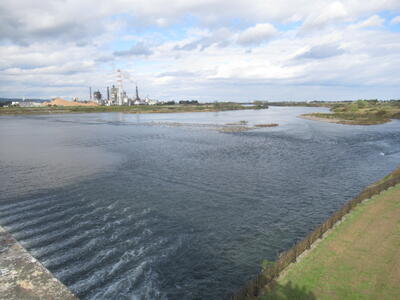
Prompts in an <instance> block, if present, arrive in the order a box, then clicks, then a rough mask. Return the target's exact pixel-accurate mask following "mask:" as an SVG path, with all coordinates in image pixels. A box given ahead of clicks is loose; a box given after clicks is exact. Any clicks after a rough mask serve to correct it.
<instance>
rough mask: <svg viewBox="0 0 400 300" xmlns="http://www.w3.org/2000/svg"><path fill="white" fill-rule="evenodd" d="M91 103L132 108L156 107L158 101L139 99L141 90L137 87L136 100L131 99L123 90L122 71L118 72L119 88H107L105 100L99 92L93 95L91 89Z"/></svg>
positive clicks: (90, 89) (113, 86)
mask: <svg viewBox="0 0 400 300" xmlns="http://www.w3.org/2000/svg"><path fill="white" fill-rule="evenodd" d="M89 93H90V101H94V102H95V103H97V104H99V105H105V106H113V105H118V106H122V105H125V106H131V105H155V104H158V101H156V100H151V99H149V98H148V97H146V98H144V99H141V98H140V97H139V89H138V86H137V85H136V95H135V97H134V98H129V97H128V95H127V93H126V91H125V90H124V89H123V79H122V72H121V70H119V69H118V70H117V86H115V85H112V86H111V88H110V87H109V86H107V95H106V97H105V98H104V97H103V95H102V94H101V92H100V91H99V90H97V91H95V92H93V93H92V88H91V87H89Z"/></svg>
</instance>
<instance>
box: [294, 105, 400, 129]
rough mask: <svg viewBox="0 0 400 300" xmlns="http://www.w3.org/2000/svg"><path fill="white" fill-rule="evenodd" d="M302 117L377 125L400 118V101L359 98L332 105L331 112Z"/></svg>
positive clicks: (333, 121)
mask: <svg viewBox="0 0 400 300" xmlns="http://www.w3.org/2000/svg"><path fill="white" fill-rule="evenodd" d="M301 117H303V118H306V119H311V120H317V121H326V122H332V123H338V124H347V125H376V124H383V123H387V122H390V119H400V101H377V100H358V101H354V102H350V103H349V102H346V103H336V104H333V105H331V113H312V114H305V115H301Z"/></svg>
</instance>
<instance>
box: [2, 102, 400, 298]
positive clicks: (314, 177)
mask: <svg viewBox="0 0 400 300" xmlns="http://www.w3.org/2000/svg"><path fill="white" fill-rule="evenodd" d="M321 110H322V111H323V110H324V109H320V108H285V107H271V108H270V109H269V110H261V111H253V110H248V111H232V112H218V113H184V114H147V115H129V114H116V113H115V114H107V113H106V114H74V115H48V116H16V117H0V143H1V146H0V168H1V173H0V188H1V193H0V224H1V225H3V226H4V227H5V228H6V229H8V230H9V231H10V232H11V233H12V234H13V235H14V236H15V237H16V238H17V239H18V240H19V241H20V242H21V243H22V244H23V245H24V246H25V247H26V248H27V249H29V250H30V252H31V253H32V254H33V255H34V256H35V257H36V258H38V259H39V260H40V261H41V262H42V263H43V264H44V265H45V266H46V267H48V268H49V269H50V270H51V271H52V272H53V273H54V274H55V276H57V277H58V278H59V279H60V280H61V281H62V282H64V283H65V284H66V285H67V286H69V287H70V289H71V290H72V291H73V292H75V293H76V294H77V295H78V296H79V297H81V298H82V299H224V298H226V297H227V296H228V295H230V293H232V292H233V291H235V290H236V289H237V288H239V287H240V286H241V285H242V284H243V283H244V282H245V281H246V280H247V279H249V278H251V277H252V276H254V275H255V274H256V273H257V272H258V271H259V269H260V262H261V260H262V259H264V258H267V259H270V260H272V259H274V258H275V257H276V255H277V253H279V252H280V251H282V250H284V249H287V248H288V247H290V246H291V245H292V244H293V243H294V242H295V241H297V240H299V239H301V238H302V237H304V236H305V235H306V234H307V233H308V232H309V231H310V230H311V229H313V227H315V226H316V225H317V224H318V223H320V222H322V221H323V220H324V219H325V218H326V217H327V216H328V215H330V214H331V213H332V212H333V211H334V210H336V209H337V208H339V207H340V205H341V204H343V203H344V202H345V201H346V200H348V199H350V198H351V197H353V196H354V195H356V194H357V193H358V192H359V191H360V190H361V189H362V188H363V187H364V186H366V185H368V184H369V183H371V182H372V181H374V180H377V179H379V178H380V177H382V176H384V175H385V174H386V173H388V172H389V171H392V170H393V169H395V168H396V166H397V163H398V161H399V158H400V154H399V151H400V122H399V121H393V122H391V123H388V124H385V125H380V126H364V127H363V126H345V125H337V124H329V123H319V122H315V121H309V120H303V119H299V118H296V116H297V115H298V114H301V113H305V112H310V111H321ZM240 120H247V121H249V123H250V124H257V123H279V124H280V126H279V127H275V128H265V129H257V130H251V131H247V132H241V133H221V132H218V131H215V130H212V129H210V128H209V127H206V126H194V125H193V124H225V123H228V122H235V121H236V122H237V121H240ZM152 122H153V123H152ZM165 122H183V123H190V124H192V125H190V126H179V127H174V126H167V125H165Z"/></svg>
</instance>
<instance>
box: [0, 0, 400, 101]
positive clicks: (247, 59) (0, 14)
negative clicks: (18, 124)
mask: <svg viewBox="0 0 400 300" xmlns="http://www.w3.org/2000/svg"><path fill="white" fill-rule="evenodd" d="M382 11H390V12H391V13H392V14H395V15H396V14H397V15H398V14H399V11H400V1H398V0H385V1H381V0H370V1H364V0H340V1H326V0H315V1H308V0H281V1H279V2H277V1H274V0H253V1H252V2H251V5H249V3H248V1H246V0H232V1H231V2H229V5H228V4H227V2H226V1H222V0H203V1H199V0H186V1H172V2H171V3H168V5H165V1H162V0H146V1H145V0H135V1H126V0H114V1H98V0H97V1H95V0H85V1H82V0H80V1H78V0H69V1H49V0H47V1H45V0H43V1H33V0H30V1H27V0H3V1H1V2H0V82H2V85H1V86H0V96H12V95H10V93H14V96H18V95H21V93H25V96H27V94H26V93H29V94H31V95H35V96H45V97H49V96H70V97H72V96H86V95H87V87H88V86H89V85H90V86H92V87H93V88H96V89H97V88H100V89H101V88H102V87H103V88H104V87H105V86H106V85H110V84H112V83H113V82H114V81H115V69H117V68H121V69H123V70H124V71H125V72H128V73H129V74H130V77H131V78H132V79H130V80H134V81H138V82H139V85H140V87H141V90H143V92H144V93H145V94H149V95H150V96H151V97H167V98H172V97H185V96H188V97H189V96H190V97H191V98H202V99H211V100H214V99H227V100H229V99H233V98H232V97H236V98H235V100H238V99H244V100H246V99H248V97H254V98H262V97H264V96H265V97H268V95H274V97H276V99H288V98H289V99H290V98H297V99H304V97H306V96H307V97H308V96H310V95H311V96H312V95H313V94H312V93H313V92H314V93H316V94H315V95H316V96H318V97H323V96H324V94H323V93H322V92H321V93H320V94H318V93H319V91H323V92H324V93H326V94H325V97H328V96H329V97H333V96H335V95H339V94H337V93H338V92H337V91H339V90H342V91H343V95H357V93H358V92H359V93H364V92H366V91H368V90H370V91H372V88H373V91H380V92H381V93H382V95H383V96H382V97H385V96H386V95H389V94H388V93H389V91H390V93H392V92H393V93H394V94H396V93H397V95H399V94H400V88H399V86H400V79H398V77H396V76H392V74H395V73H396V70H397V69H398V68H399V67H400V54H399V53H400V34H399V33H397V32H390V31H389V30H388V29H386V28H385V27H384V26H381V25H382V24H383V22H384V19H383V18H381V17H379V13H381V12H382ZM398 18H399V17H396V18H393V19H392V20H391V23H392V24H395V23H397V22H398V21H399V19H398ZM293 22H296V23H293ZM272 24H273V25H272ZM348 24H353V25H350V26H349V25H348ZM368 27H372V28H375V27H378V28H380V29H381V30H363V28H368ZM285 28H289V29H285ZM278 29H279V30H278ZM266 41H268V43H265V42H266ZM249 47H251V51H246V50H248V48H249ZM126 49H128V50H126ZM246 85H248V86H251V88H243V86H246ZM248 86H247V87H248ZM266 86H268V88H267V89H266V88H265V87H266ZM282 86H285V88H282ZM330 86H331V87H330ZM332 86H333V87H332ZM311 87H315V88H311ZM126 88H127V91H128V93H131V94H132V93H133V92H134V90H133V88H134V87H133V86H132V87H131V86H130V85H129V84H127V85H126ZM244 91H247V92H248V94H246V93H245V92H244ZM300 91H301V92H300ZM345 92H346V93H347V92H348V93H347V94H346V93H345ZM246 97H247V98H246ZM360 97H361V96H360ZM371 97H381V96H379V95H375V96H372V95H371ZM388 97H389V96H388ZM397 97H398V96H397Z"/></svg>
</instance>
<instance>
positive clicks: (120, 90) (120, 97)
mask: <svg viewBox="0 0 400 300" xmlns="http://www.w3.org/2000/svg"><path fill="white" fill-rule="evenodd" d="M117 88H118V93H117V104H118V105H122V104H123V101H124V99H123V95H122V93H123V87H122V72H121V70H120V69H118V70H117Z"/></svg>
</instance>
